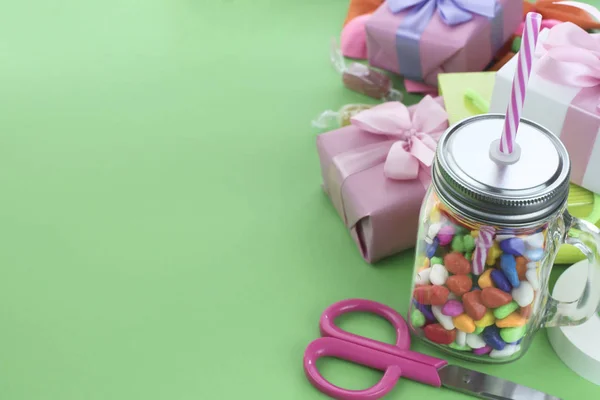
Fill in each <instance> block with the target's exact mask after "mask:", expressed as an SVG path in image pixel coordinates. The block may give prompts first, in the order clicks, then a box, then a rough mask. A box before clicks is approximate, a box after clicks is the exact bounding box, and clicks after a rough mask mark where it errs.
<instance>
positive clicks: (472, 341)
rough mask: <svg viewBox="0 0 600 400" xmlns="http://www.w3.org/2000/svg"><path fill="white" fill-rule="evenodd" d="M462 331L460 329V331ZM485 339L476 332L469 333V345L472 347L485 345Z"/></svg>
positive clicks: (478, 347)
mask: <svg viewBox="0 0 600 400" xmlns="http://www.w3.org/2000/svg"><path fill="white" fill-rule="evenodd" d="M458 332H460V331H458ZM485 344H486V343H485V341H484V340H483V339H482V338H481V336H479V335H477V334H475V333H469V334H467V345H468V346H469V347H470V348H472V349H481V348H482V347H485Z"/></svg>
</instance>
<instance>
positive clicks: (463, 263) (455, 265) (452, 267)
mask: <svg viewBox="0 0 600 400" xmlns="http://www.w3.org/2000/svg"><path fill="white" fill-rule="evenodd" d="M444 267H446V269H447V270H448V271H450V272H452V273H453V274H455V275H466V274H468V273H469V272H471V263H470V262H469V260H467V259H466V258H465V256H463V255H462V253H459V252H456V251H455V252H453V253H448V254H446V255H445V256H444Z"/></svg>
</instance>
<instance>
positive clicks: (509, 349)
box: [490, 344, 519, 358]
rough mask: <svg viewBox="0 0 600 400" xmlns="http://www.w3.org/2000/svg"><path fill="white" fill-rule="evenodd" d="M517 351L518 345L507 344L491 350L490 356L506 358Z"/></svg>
mask: <svg viewBox="0 0 600 400" xmlns="http://www.w3.org/2000/svg"><path fill="white" fill-rule="evenodd" d="M517 351H519V348H518V346H516V345H514V344H507V345H506V346H505V347H504V348H503V349H502V350H492V352H491V353H490V357H492V358H506V357H510V356H512V355H513V354H515V353H516V352H517Z"/></svg>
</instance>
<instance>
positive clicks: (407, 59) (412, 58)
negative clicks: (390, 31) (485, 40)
mask: <svg viewBox="0 0 600 400" xmlns="http://www.w3.org/2000/svg"><path fill="white" fill-rule="evenodd" d="M387 6H388V9H389V10H390V12H392V13H393V14H397V13H399V12H406V13H405V16H404V17H403V19H402V22H401V23H400V26H399V27H398V30H397V31H396V53H397V57H398V65H399V69H400V73H401V74H402V75H404V77H406V78H408V79H412V80H416V81H421V80H423V79H424V78H426V76H425V75H426V74H427V73H429V72H431V71H422V69H421V67H422V66H421V43H420V40H421V35H422V34H423V32H424V31H425V28H427V26H428V25H429V23H430V22H431V19H432V17H433V16H434V13H435V12H436V11H437V12H438V14H439V16H440V19H441V21H442V22H443V23H445V24H446V25H448V26H451V27H453V26H457V25H460V24H463V23H466V22H469V21H471V20H472V19H473V15H474V14H477V15H481V16H483V17H487V18H490V19H492V37H491V40H492V49H493V51H494V52H495V51H497V50H498V49H499V48H500V47H501V46H502V45H503V44H504V43H503V39H502V38H503V23H502V18H501V8H502V7H501V6H500V4H499V3H498V1H497V0H387ZM498 16H500V18H498ZM440 40H442V41H443V40H445V39H444V38H440Z"/></svg>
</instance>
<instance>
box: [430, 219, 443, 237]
mask: <svg viewBox="0 0 600 400" xmlns="http://www.w3.org/2000/svg"><path fill="white" fill-rule="evenodd" d="M440 229H442V224H440V223H439V222H438V223H435V224H431V225H430V226H429V229H428V230H427V237H428V238H430V239H433V238H434V237H436V236H437V234H438V232H439V231H440Z"/></svg>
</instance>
